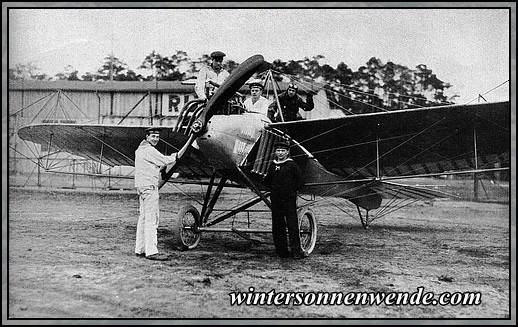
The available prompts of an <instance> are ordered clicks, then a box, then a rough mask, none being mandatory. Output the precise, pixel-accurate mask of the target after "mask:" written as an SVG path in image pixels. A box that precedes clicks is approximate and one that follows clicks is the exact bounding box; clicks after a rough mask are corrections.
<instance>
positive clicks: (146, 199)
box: [135, 185, 159, 256]
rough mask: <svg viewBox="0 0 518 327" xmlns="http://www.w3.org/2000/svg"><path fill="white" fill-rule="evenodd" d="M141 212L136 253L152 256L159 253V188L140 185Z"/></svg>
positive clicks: (138, 189)
mask: <svg viewBox="0 0 518 327" xmlns="http://www.w3.org/2000/svg"><path fill="white" fill-rule="evenodd" d="M137 193H138V194H139V202H140V214H139V217H138V223H137V240H136V242H135V253H138V254H142V253H145V254H146V256H150V255H153V254H156V253H158V240H157V228H158V223H159V207H158V188H157V187H156V186H152V185H150V186H144V187H138V188H137Z"/></svg>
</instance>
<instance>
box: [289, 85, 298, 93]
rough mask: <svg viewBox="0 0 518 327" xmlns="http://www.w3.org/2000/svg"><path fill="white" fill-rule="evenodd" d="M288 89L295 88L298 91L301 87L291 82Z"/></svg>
mask: <svg viewBox="0 0 518 327" xmlns="http://www.w3.org/2000/svg"><path fill="white" fill-rule="evenodd" d="M288 89H293V90H295V92H296V91H297V90H298V89H299V87H298V86H297V85H296V84H293V83H290V85H288Z"/></svg>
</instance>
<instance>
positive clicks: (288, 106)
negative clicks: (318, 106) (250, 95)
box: [268, 83, 315, 122]
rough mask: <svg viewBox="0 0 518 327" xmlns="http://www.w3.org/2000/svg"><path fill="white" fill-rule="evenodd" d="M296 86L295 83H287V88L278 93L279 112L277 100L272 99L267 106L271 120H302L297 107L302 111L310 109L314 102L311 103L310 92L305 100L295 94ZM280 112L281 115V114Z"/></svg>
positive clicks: (311, 95) (311, 96)
mask: <svg viewBox="0 0 518 327" xmlns="http://www.w3.org/2000/svg"><path fill="white" fill-rule="evenodd" d="M297 90H298V86H297V85H295V84H293V83H292V84H290V85H288V89H287V90H286V91H284V92H282V93H281V94H279V103H280V105H281V112H280V113H279V112H278V111H279V110H278V108H277V107H278V105H277V101H273V102H272V103H271V104H270V106H269V107H268V118H270V120H271V121H272V122H276V121H277V122H279V121H292V120H302V116H301V115H300V114H299V108H301V109H302V110H304V111H311V110H312V109H313V108H314V107H315V104H314V103H313V94H312V93H311V92H310V93H308V96H307V99H306V100H307V102H304V100H302V98H301V97H300V96H299V95H298V94H297ZM281 114H282V115H281Z"/></svg>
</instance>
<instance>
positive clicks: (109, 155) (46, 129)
mask: <svg viewBox="0 0 518 327" xmlns="http://www.w3.org/2000/svg"><path fill="white" fill-rule="evenodd" d="M148 127H151V126H127V125H126V126H121V125H101V124H97V125H95V124H91V125H81V124H32V125H27V126H24V127H22V128H21V129H20V130H19V131H18V135H19V136H20V138H22V139H23V140H25V141H30V142H33V143H37V144H41V145H42V147H43V148H44V149H46V150H48V151H49V152H51V151H53V150H59V151H63V152H67V153H70V154H73V155H77V156H81V157H83V158H88V159H92V160H96V161H99V162H101V163H102V164H105V165H108V166H134V165H135V150H136V149H137V148H138V146H139V144H140V142H141V141H142V140H144V138H145V132H144V130H145V129H146V128H148ZM187 139H188V137H187V136H186V135H184V134H183V133H177V132H173V131H172V129H167V128H165V129H164V130H163V131H162V132H161V133H160V142H159V143H158V145H157V149H158V150H159V151H160V152H161V153H163V154H165V155H170V154H171V153H174V152H176V151H178V149H180V148H181V147H182V146H183V145H184V144H185V142H186V140H187ZM177 172H179V173H184V174H189V175H195V176H196V177H210V176H211V175H212V168H211V166H210V165H209V164H208V163H207V161H206V160H205V157H204V156H203V154H201V152H200V151H199V150H197V149H196V148H192V149H191V151H189V154H188V155H187V156H184V158H182V162H181V164H180V166H179V167H178V169H177Z"/></svg>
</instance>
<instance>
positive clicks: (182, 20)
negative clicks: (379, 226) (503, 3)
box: [9, 8, 510, 103]
mask: <svg viewBox="0 0 518 327" xmlns="http://www.w3.org/2000/svg"><path fill="white" fill-rule="evenodd" d="M509 23H510V16H509V11H508V10H507V9H489V8H486V9H450V8H441V9H429V8H428V9H379V8H378V9H354V8H349V9H346V8H344V9H339V8H328V9H195V8H191V9H169V8H167V9H166V8H163V9H130V8H126V9H94V8H88V9H85V8H78V9H50V8H47V9H10V10H9V67H14V66H15V65H16V64H26V63H28V62H32V63H34V64H35V65H36V66H37V67H39V68H40V69H41V70H42V72H44V73H47V74H49V75H55V74H56V73H58V72H61V71H64V67H65V66H67V65H71V66H73V67H74V68H75V69H77V70H79V72H80V74H83V73H85V72H87V71H89V72H95V71H96V70H97V69H98V68H99V67H100V66H101V64H102V59H103V58H104V57H106V56H108V55H109V53H110V52H111V51H113V54H114V56H116V57H118V58H119V59H121V60H122V61H124V62H125V63H127V64H128V65H129V67H130V68H131V69H133V70H137V67H138V66H139V65H140V64H141V63H142V61H143V60H144V58H145V56H146V55H148V54H149V53H150V52H151V51H152V50H156V51H157V52H158V53H160V54H161V55H163V56H170V55H172V54H174V53H175V52H176V50H183V51H186V52H187V54H188V55H189V57H191V58H192V59H195V58H198V57H200V56H201V55H203V54H208V53H210V52H211V51H214V50H221V51H223V52H225V53H226V54H227V58H226V59H232V60H234V61H236V62H242V61H243V60H245V59H246V58H248V57H250V56H251V55H254V54H262V55H263V56H264V57H265V59H266V60H267V61H269V62H272V61H273V60H275V59H281V60H283V61H289V60H298V59H303V58H304V57H309V58H311V57H313V56H316V55H323V56H324V57H325V59H323V60H322V61H321V64H325V63H327V64H329V65H331V66H332V67H334V68H336V65H337V64H338V63H340V62H344V63H346V64H347V65H348V66H349V67H350V68H351V69H352V70H357V69H358V67H360V66H361V65H364V64H365V63H366V62H367V61H368V60H369V58H371V57H377V58H379V59H381V60H382V61H383V62H384V63H386V62H387V61H392V62H394V63H397V64H401V65H404V66H407V67H408V68H411V69H413V68H415V66H417V65H419V64H426V65H427V66H428V68H429V69H432V71H433V72H434V73H435V74H436V75H437V77H438V78H439V79H441V80H443V81H445V82H450V83H451V84H453V87H452V89H451V90H450V92H448V93H449V94H451V93H458V94H460V95H461V98H459V99H457V101H458V103H465V102H468V101H470V100H472V99H473V98H476V97H477V95H478V94H484V93H485V92H487V91H489V90H491V89H492V88H494V87H496V86H498V85H500V84H502V83H504V82H506V81H507V80H509V64H510V44H509V42H510V24H509ZM508 90H509V83H507V84H505V85H504V86H503V87H500V88H498V89H497V90H495V91H493V92H491V93H489V94H487V95H485V98H486V99H487V100H488V101H501V100H509V92H508Z"/></svg>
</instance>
